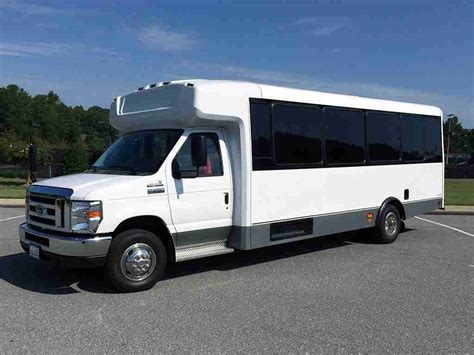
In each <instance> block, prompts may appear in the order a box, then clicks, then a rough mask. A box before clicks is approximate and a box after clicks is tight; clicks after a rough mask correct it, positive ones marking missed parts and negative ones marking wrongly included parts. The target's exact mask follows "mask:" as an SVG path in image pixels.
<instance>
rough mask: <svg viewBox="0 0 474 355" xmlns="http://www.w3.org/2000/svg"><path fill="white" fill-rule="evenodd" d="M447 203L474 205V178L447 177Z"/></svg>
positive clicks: (445, 186) (445, 185)
mask: <svg viewBox="0 0 474 355" xmlns="http://www.w3.org/2000/svg"><path fill="white" fill-rule="evenodd" d="M444 197H445V202H444V203H445V205H447V206H449V205H460V206H474V179H446V180H445V184H444Z"/></svg>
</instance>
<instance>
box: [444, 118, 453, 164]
mask: <svg viewBox="0 0 474 355" xmlns="http://www.w3.org/2000/svg"><path fill="white" fill-rule="evenodd" d="M447 117H448V121H449V125H448V146H447V147H446V159H445V160H446V166H448V165H449V144H450V142H451V124H452V122H453V120H452V118H453V117H455V115H454V113H450V114H449V115H447Z"/></svg>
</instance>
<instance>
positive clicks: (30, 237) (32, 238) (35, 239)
mask: <svg viewBox="0 0 474 355" xmlns="http://www.w3.org/2000/svg"><path fill="white" fill-rule="evenodd" d="M25 238H26V239H27V240H30V241H32V242H35V243H38V244H41V245H44V246H45V247H49V239H48V238H43V237H39V236H37V235H33V234H31V233H28V232H25Z"/></svg>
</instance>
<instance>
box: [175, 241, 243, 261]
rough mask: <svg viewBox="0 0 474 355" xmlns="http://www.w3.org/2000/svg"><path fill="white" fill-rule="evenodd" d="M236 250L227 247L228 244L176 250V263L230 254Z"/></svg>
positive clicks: (196, 246) (204, 245)
mask: <svg viewBox="0 0 474 355" xmlns="http://www.w3.org/2000/svg"><path fill="white" fill-rule="evenodd" d="M232 252H234V249H232V248H228V247H227V242H212V243H206V244H200V245H193V246H189V247H182V248H177V249H176V261H185V260H191V259H199V258H206V257H208V256H214V255H220V254H228V253H232Z"/></svg>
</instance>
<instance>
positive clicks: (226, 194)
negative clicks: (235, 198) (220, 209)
mask: <svg viewBox="0 0 474 355" xmlns="http://www.w3.org/2000/svg"><path fill="white" fill-rule="evenodd" d="M224 203H225V204H226V205H228V204H229V193H228V192H224Z"/></svg>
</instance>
